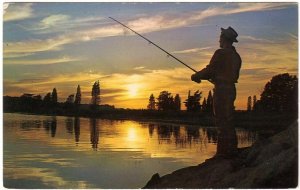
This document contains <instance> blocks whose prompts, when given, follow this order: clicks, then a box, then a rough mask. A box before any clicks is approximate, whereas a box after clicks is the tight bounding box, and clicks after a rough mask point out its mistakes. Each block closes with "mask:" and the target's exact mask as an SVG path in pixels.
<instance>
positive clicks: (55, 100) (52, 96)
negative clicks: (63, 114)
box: [51, 88, 57, 104]
mask: <svg viewBox="0 0 300 190" xmlns="http://www.w3.org/2000/svg"><path fill="white" fill-rule="evenodd" d="M51 100H52V103H54V104H56V103H57V91H56V88H53V91H52V95H51Z"/></svg>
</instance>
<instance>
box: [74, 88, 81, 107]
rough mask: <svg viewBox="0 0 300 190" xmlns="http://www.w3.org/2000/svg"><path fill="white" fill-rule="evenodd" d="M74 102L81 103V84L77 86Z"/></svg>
mask: <svg viewBox="0 0 300 190" xmlns="http://www.w3.org/2000/svg"><path fill="white" fill-rule="evenodd" d="M74 103H75V104H77V105H78V104H80V103H81V89H80V86H79V85H78V86H77V92H76V96H75V101H74Z"/></svg>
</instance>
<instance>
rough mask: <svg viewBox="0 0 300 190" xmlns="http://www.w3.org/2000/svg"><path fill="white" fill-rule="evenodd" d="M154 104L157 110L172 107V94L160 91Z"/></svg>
mask: <svg viewBox="0 0 300 190" xmlns="http://www.w3.org/2000/svg"><path fill="white" fill-rule="evenodd" d="M156 104H157V109H158V110H172V109H173V108H174V99H173V96H172V95H171V93H169V92H168V91H162V92H160V94H159V96H158V98H157V103H156Z"/></svg>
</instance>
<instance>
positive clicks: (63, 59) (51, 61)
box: [3, 56, 81, 65]
mask: <svg viewBox="0 0 300 190" xmlns="http://www.w3.org/2000/svg"><path fill="white" fill-rule="evenodd" d="M79 60H81V59H80V58H74V57H69V56H63V57H59V58H53V59H30V60H19V59H18V60H4V62H3V63H4V64H16V65H48V64H56V63H67V62H72V61H79Z"/></svg>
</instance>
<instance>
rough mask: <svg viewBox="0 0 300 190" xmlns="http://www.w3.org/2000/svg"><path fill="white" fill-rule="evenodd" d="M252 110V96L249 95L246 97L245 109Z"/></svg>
mask: <svg viewBox="0 0 300 190" xmlns="http://www.w3.org/2000/svg"><path fill="white" fill-rule="evenodd" d="M251 110H252V98H251V96H249V97H248V102H247V111H251Z"/></svg>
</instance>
